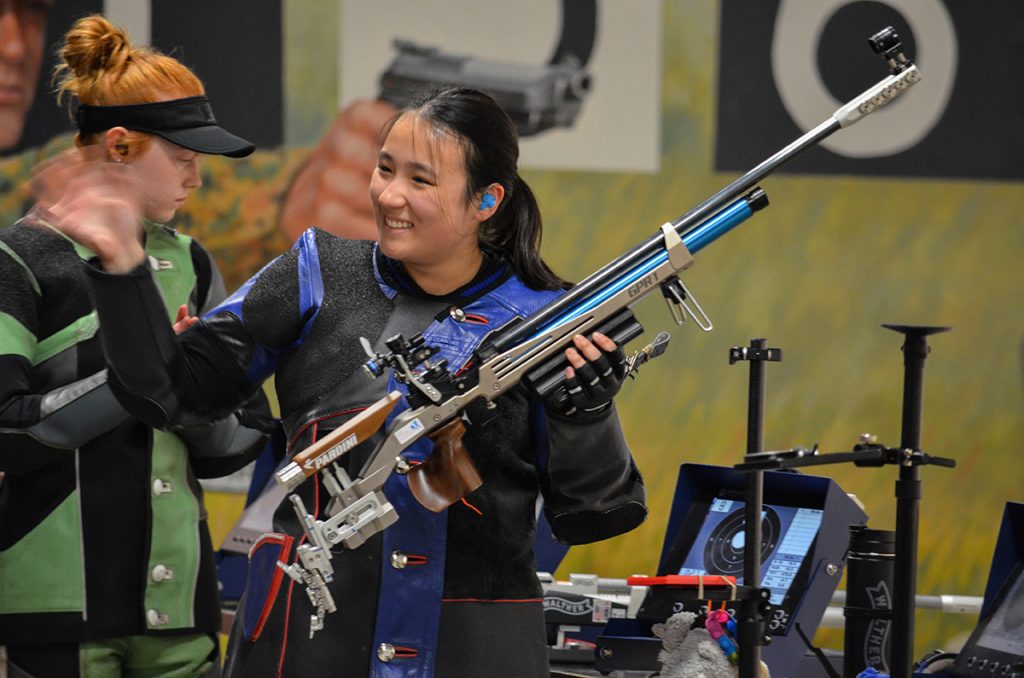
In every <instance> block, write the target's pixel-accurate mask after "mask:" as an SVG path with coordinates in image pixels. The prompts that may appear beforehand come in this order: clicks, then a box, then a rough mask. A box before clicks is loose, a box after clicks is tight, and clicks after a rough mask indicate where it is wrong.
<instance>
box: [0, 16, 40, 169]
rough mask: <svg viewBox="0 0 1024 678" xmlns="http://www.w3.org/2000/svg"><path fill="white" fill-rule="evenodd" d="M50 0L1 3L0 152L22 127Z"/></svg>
mask: <svg viewBox="0 0 1024 678" xmlns="http://www.w3.org/2000/svg"><path fill="white" fill-rule="evenodd" d="M50 6H51V2H50V0H0V153H4V152H6V151H8V150H10V149H11V148H13V147H14V146H15V145H16V144H17V143H18V140H19V139H20V138H21V133H22V130H23V129H24V128H25V117H26V114H27V113H28V110H29V108H30V107H31V106H32V101H33V99H34V98H35V94H36V79H37V78H38V77H39V68H40V65H41V64H42V61H43V41H44V39H45V36H46V20H47V18H48V16H49V11H50Z"/></svg>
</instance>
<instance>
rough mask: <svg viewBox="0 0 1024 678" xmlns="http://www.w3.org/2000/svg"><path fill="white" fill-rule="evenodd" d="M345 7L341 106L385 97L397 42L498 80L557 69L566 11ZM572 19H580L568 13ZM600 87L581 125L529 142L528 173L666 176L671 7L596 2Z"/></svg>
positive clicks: (393, 0) (495, 6) (347, 1)
mask: <svg viewBox="0 0 1024 678" xmlns="http://www.w3.org/2000/svg"><path fill="white" fill-rule="evenodd" d="M340 1H341V12H340V14H341V40H340V54H339V68H338V72H339V77H340V84H339V93H340V99H341V100H340V101H339V107H340V108H343V107H344V106H345V105H346V104H348V103H351V102H352V101H355V100H358V99H372V98H376V97H377V96H379V94H380V76H381V74H382V73H384V72H385V71H386V70H387V69H388V67H389V65H390V64H391V63H392V62H393V60H394V59H395V57H396V54H397V51H396V49H395V47H394V42H395V41H396V40H402V41H408V42H411V43H414V44H416V45H418V46H421V47H428V48H436V49H438V50H439V51H440V52H443V53H444V54H450V55H457V56H459V57H465V58H467V59H468V60H470V61H471V62H473V61H475V62H476V63H477V64H480V66H481V68H484V69H487V70H489V71H490V72H495V71H498V72H500V71H502V70H504V69H507V70H508V72H509V73H515V72H516V70H517V69H520V71H521V70H522V69H530V68H537V67H541V66H543V65H545V64H547V63H548V62H549V60H550V58H551V56H552V54H553V53H554V52H555V49H556V46H557V45H558V44H559V41H560V38H561V36H562V31H563V20H564V21H565V22H567V23H568V24H569V25H570V26H571V25H572V22H573V21H574V17H573V16H572V15H571V14H570V15H566V16H563V6H565V7H569V8H571V7H572V5H573V3H571V2H565V3H557V2H551V1H550V0H517V1H516V2H514V3H507V2H497V1H496V0H481V1H480V2H475V3H465V2H460V1H459V0H439V1H438V2H432V3H410V2H404V1H403V0H379V1H376V2H372V3H368V2H361V1H359V0H340ZM567 11H571V10H567ZM586 70H587V72H588V76H589V82H590V87H589V90H588V93H587V94H586V96H585V97H584V98H583V101H582V104H581V106H580V109H579V113H578V115H577V116H576V117H575V119H574V121H573V123H572V125H571V126H565V127H562V126H556V127H553V128H551V129H548V130H546V131H543V132H541V133H539V134H536V135H531V136H524V137H523V139H522V141H521V161H520V164H521V166H523V167H531V168H544V169H583V170H592V171H616V172H620V171H627V172H629V171H632V172H656V171H657V170H658V161H659V157H658V154H659V148H660V139H659V136H660V135H659V132H660V83H661V2H660V0H644V1H643V2H631V3H621V2H607V0H597V1H596V30H595V31H594V40H593V50H592V53H591V56H590V59H589V61H588V63H587V64H586Z"/></svg>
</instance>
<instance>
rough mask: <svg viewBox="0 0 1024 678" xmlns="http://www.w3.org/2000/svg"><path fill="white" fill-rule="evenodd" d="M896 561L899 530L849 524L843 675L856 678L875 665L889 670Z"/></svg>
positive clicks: (879, 669) (876, 667)
mask: <svg viewBox="0 0 1024 678" xmlns="http://www.w3.org/2000/svg"><path fill="white" fill-rule="evenodd" d="M895 564H896V533H895V532H893V531H891V530H869V529H868V528H866V527H864V526H863V525H851V526H850V555H849V558H848V559H847V561H846V606H845V607H843V616H844V617H846V632H845V634H844V636H843V677H844V678H855V677H856V675H857V674H858V673H860V672H861V671H863V670H864V669H865V668H867V667H869V666H872V667H874V668H875V669H876V670H878V671H879V672H881V673H889V642H890V641H889V636H890V627H891V626H892V585H893V575H894V570H895V567H894V566H895Z"/></svg>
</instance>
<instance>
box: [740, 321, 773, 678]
mask: <svg viewBox="0 0 1024 678" xmlns="http://www.w3.org/2000/svg"><path fill="white" fill-rule="evenodd" d="M767 346H768V342H767V341H766V340H765V339H752V340H751V341H750V347H751V348H752V349H754V350H755V351H757V350H763V349H765V348H766V347H767ZM767 373H768V365H767V364H765V362H764V361H763V360H752V361H750V393H749V395H748V401H747V454H753V453H755V452H761V451H763V450H764V394H765V377H766V376H767ZM763 483H764V471H754V472H753V473H748V474H747V488H746V512H745V514H744V522H743V525H744V529H745V530H746V534H745V535H744V537H743V543H744V549H743V583H744V584H746V585H747V586H753V587H755V588H757V587H759V586H761V511H762V510H763V509H762V503H763V499H764V497H763V490H764V485H763ZM760 604H761V603H760V601H754V600H745V601H743V602H742V603H741V604H740V608H741V609H745V612H746V614H744V615H743V617H744V619H743V621H745V622H747V623H746V624H744V625H743V626H741V627H740V629H739V636H740V637H739V639H738V640H739V644H740V653H739V654H740V676H741V678H748V677H749V678H753V676H757V675H758V669H759V668H760V666H761V638H760V636H761V633H760V627H759V625H758V624H757V623H754V622H756V620H757V617H758V616H759V614H758V611H757V606H759V605H760ZM751 612H753V614H750V613H751ZM744 632H745V633H744Z"/></svg>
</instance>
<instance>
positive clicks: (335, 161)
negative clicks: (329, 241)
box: [280, 100, 398, 240]
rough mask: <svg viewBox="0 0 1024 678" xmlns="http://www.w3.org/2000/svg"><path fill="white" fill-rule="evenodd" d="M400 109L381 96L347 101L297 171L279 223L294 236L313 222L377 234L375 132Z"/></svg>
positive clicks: (349, 233) (348, 233) (351, 234)
mask: <svg viewBox="0 0 1024 678" xmlns="http://www.w3.org/2000/svg"><path fill="white" fill-rule="evenodd" d="M397 112H398V109H396V108H395V107H393V106H391V105H390V104H386V103H384V102H382V101H369V100H361V101H356V102H353V103H352V104H349V105H348V106H346V107H345V109H344V110H343V111H342V112H341V113H340V114H339V115H338V117H337V118H336V119H335V121H334V123H333V124H332V125H331V127H330V129H329V130H327V133H326V134H324V136H323V138H322V139H320V142H319V143H318V144H317V145H316V147H315V148H314V149H313V151H312V153H311V154H310V155H309V157H308V158H307V160H306V161H305V163H304V164H303V166H302V169H300V170H299V172H298V173H297V174H296V175H295V179H294V180H293V181H292V184H291V186H290V188H289V189H288V191H287V194H286V196H285V198H284V204H283V206H282V209H281V224H280V226H281V229H282V230H283V231H284V232H285V235H287V237H288V238H289V239H291V240H294V239H296V238H298V237H299V235H301V234H302V232H303V231H304V230H306V229H307V228H309V227H310V226H318V227H320V228H322V229H324V230H326V231H330V232H331V233H334V234H336V235H341V236H345V237H346V238H356V239H361V240H373V239H375V238H376V237H377V225H376V222H375V221H374V218H373V209H372V207H371V205H370V190H369V189H370V175H371V174H372V173H373V168H374V167H375V166H376V164H377V135H378V134H379V133H380V130H381V128H383V127H384V125H385V124H387V122H388V121H389V120H390V119H391V118H392V117H393V116H394V115H395V113H397Z"/></svg>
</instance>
